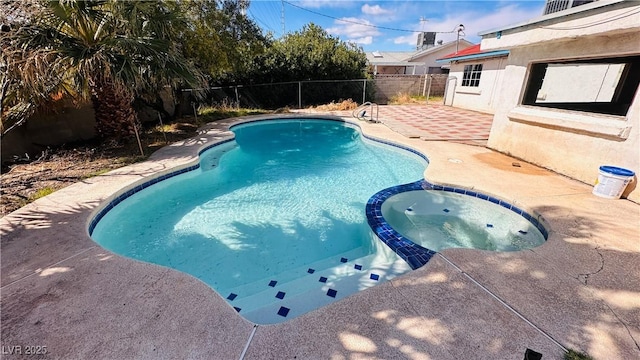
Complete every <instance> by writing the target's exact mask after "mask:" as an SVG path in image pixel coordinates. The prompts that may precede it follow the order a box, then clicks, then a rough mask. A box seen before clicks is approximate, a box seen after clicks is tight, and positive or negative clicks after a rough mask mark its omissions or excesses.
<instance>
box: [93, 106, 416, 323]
mask: <svg viewBox="0 0 640 360" xmlns="http://www.w3.org/2000/svg"><path fill="white" fill-rule="evenodd" d="M232 131H233V132H234V133H235V139H233V140H231V141H226V142H224V143H222V144H218V145H217V146H214V147H211V148H210V149H208V150H206V151H204V152H202V153H201V154H200V161H199V163H198V164H197V165H192V166H189V167H187V168H185V169H182V170H179V171H175V172H173V173H169V174H166V175H163V176H162V177H160V178H156V179H152V180H147V181H145V182H144V183H141V184H139V185H136V186H135V187H133V188H131V189H127V190H126V191H124V192H123V193H122V194H120V195H118V196H117V197H116V198H115V199H114V200H113V201H111V202H109V203H108V204H106V205H105V206H104V207H103V208H102V209H101V210H100V211H99V212H98V213H97V215H96V216H95V217H94V218H93V220H92V221H91V224H90V229H89V230H90V234H91V236H92V238H93V239H94V240H95V241H96V242H97V243H99V244H100V245H102V246H103V247H105V248H107V249H108V250H111V251H113V252H115V253H118V254H121V255H124V256H128V257H131V258H134V259H139V260H142V261H146V262H151V263H155V264H159V265H163V266H168V267H171V268H174V269H177V270H180V271H183V272H186V273H189V274H191V275H193V276H195V277H197V278H199V279H200V280H202V281H203V282H205V283H206V284H208V285H209V286H211V287H212V288H213V289H215V290H216V291H217V292H218V293H219V294H220V295H221V296H222V297H224V298H226V299H227V301H228V303H229V304H230V305H231V306H233V307H234V308H235V309H236V310H237V311H238V312H239V313H240V314H241V315H242V316H244V317H245V318H247V319H248V320H250V321H253V322H255V323H259V324H269V323H277V322H282V321H285V320H287V319H290V318H293V317H295V316H298V315H300V314H303V313H305V312H307V311H310V310H312V309H314V308H317V307H319V306H323V305H325V304H327V303H330V302H333V301H336V300H338V299H341V298H344V297H345V296H348V295H349V294H352V293H354V292H357V291H359V290H362V289H365V288H367V287H370V286H374V285H376V284H378V283H381V282H383V281H386V280H389V279H391V278H393V277H395V276H397V275H399V274H403V273H405V272H407V271H410V269H411V268H410V266H408V264H407V263H406V262H404V261H403V260H402V259H401V258H400V257H399V256H398V255H397V254H396V253H395V252H393V251H391V250H390V249H389V248H388V247H386V246H384V245H383V244H382V243H381V242H380V241H378V240H377V237H376V236H375V234H374V233H373V232H372V231H371V229H370V228H369V227H368V225H367V220H366V216H365V212H364V209H365V205H366V202H367V200H368V198H369V197H370V196H371V194H374V193H376V192H377V191H379V190H380V189H384V188H386V187H389V186H392V185H395V184H401V183H406V182H409V181H415V180H416V179H420V178H422V174H423V172H424V169H425V167H426V165H427V161H426V159H425V158H424V157H423V156H419V155H418V154H416V153H414V152H410V151H406V150H403V149H399V148H398V147H393V146H389V145H387V144H381V143H378V142H375V141H371V140H368V139H365V138H364V137H363V136H361V134H360V131H359V130H358V129H357V127H355V126H354V125H351V124H349V123H345V122H340V121H328V120H312V119H296V120H278V121H274V120H269V121H259V122H252V123H246V124H241V125H237V126H234V127H232Z"/></svg>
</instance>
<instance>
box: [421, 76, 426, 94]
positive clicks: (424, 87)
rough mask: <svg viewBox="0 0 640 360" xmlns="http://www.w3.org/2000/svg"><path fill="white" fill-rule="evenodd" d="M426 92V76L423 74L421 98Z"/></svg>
mask: <svg viewBox="0 0 640 360" xmlns="http://www.w3.org/2000/svg"><path fill="white" fill-rule="evenodd" d="M426 91H427V74H424V84H423V85H422V96H424V94H425V92H426Z"/></svg>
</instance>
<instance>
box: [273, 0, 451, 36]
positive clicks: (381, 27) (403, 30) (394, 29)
mask: <svg viewBox="0 0 640 360" xmlns="http://www.w3.org/2000/svg"><path fill="white" fill-rule="evenodd" d="M282 2H283V3H285V4H287V5H290V6H293V7H295V8H298V9H300V10H304V11H307V12H310V13H312V14H315V15H318V16H324V17H326V18H329V19H334V20H338V21H341V22H345V23H350V24H356V25H360V26H367V27H370V28H375V29H382V30H389V31H401V32H410V33H416V32H420V30H408V29H398V28H390V27H386V26H377V25H372V24H367V23H363V22H358V21H353V20H347V19H340V18H337V17H335V16H331V15H327V14H322V13H319V12H317V11H313V10H309V9H306V8H303V7H302V6H298V5H294V4H292V3H290V2H288V1H284V0H283V1H282ZM456 28H457V27H456ZM432 32H434V33H437V34H452V33H454V32H456V29H454V30H452V31H432Z"/></svg>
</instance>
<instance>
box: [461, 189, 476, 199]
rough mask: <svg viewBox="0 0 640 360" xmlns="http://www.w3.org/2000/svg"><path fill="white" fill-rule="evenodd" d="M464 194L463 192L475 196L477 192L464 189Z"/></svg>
mask: <svg viewBox="0 0 640 360" xmlns="http://www.w3.org/2000/svg"><path fill="white" fill-rule="evenodd" d="M464 194H465V195H469V196H471V197H476V196H477V195H478V193H477V192H475V191H471V190H466V191H465V192H464Z"/></svg>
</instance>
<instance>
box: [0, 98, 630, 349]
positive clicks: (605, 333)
mask: <svg viewBox="0 0 640 360" xmlns="http://www.w3.org/2000/svg"><path fill="white" fill-rule="evenodd" d="M333 115H342V116H344V118H345V120H349V121H352V122H354V123H356V124H358V125H359V126H360V127H361V129H362V131H363V133H365V134H366V135H368V136H371V137H375V138H380V139H384V140H386V141H391V142H395V143H399V144H403V145H405V146H408V147H411V148H413V149H416V150H418V151H420V152H422V153H423V154H425V155H427V156H428V157H429V159H430V164H429V166H428V168H427V169H426V171H425V178H427V179H428V180H429V181H431V182H433V183H438V184H442V185H447V184H448V185H455V186H456V187H462V188H469V189H476V190H477V191H481V192H484V193H486V194H491V195H493V196H496V197H498V198H501V199H505V200H507V201H509V202H511V203H513V204H517V206H518V207H520V208H522V209H526V210H528V211H530V212H532V213H537V214H540V215H541V216H542V217H543V218H544V219H545V220H546V222H547V224H548V225H549V239H548V240H547V242H546V243H545V244H543V245H542V246H540V247H537V248H534V249H531V250H526V251H520V252H510V253H499V252H490V251H480V250H469V249H448V250H445V251H443V252H441V253H439V254H438V255H436V256H434V257H433V259H432V260H431V261H430V262H429V263H428V264H427V265H425V266H423V267H422V268H420V269H417V270H415V271H412V272H411V273H408V274H406V275H403V276H401V277H399V278H396V279H394V280H391V281H389V282H386V283H384V284H381V285H379V286H376V287H373V288H370V289H367V290H365V291H362V292H359V293H357V294H355V295H352V296H350V297H348V298H345V299H343V300H341V301H338V302H336V303H334V304H331V305H329V306H326V307H323V308H320V309H317V310H315V311H312V312H310V313H308V314H305V315H303V316H301V317H298V318H295V319H292V320H290V321H288V322H285V323H282V324H277V325H266V326H263V325H259V326H258V325H254V324H252V323H249V322H248V321H246V320H244V319H243V318H242V317H241V316H240V315H239V314H238V313H236V311H235V310H234V309H233V307H231V306H230V305H229V304H228V303H227V302H226V301H225V300H224V298H222V297H221V296H220V295H218V294H217V293H216V292H214V291H213V290H212V289H211V288H209V287H208V286H207V285H205V284H204V283H202V282H200V281H199V280H197V279H195V278H193V277H191V276H189V275H186V274H183V273H179V272H177V271H174V270H171V269H168V268H164V267H160V266H156V265H151V264H147V263H142V262H138V261H134V260H131V259H127V258H123V257H121V256H118V255H115V254H113V253H110V252H109V251H107V250H105V249H103V248H101V247H100V246H98V245H97V244H96V243H94V242H93V241H92V240H91V239H90V238H89V236H88V234H87V226H88V222H89V221H91V218H92V213H93V212H94V211H95V209H96V208H97V207H98V206H99V204H101V203H102V202H104V201H106V200H110V199H112V198H113V195H114V194H116V193H118V192H119V191H120V190H121V189H123V188H125V187H127V186H129V185H131V184H133V183H135V182H137V181H140V180H141V179H143V178H145V177H148V176H151V175H155V174H159V173H168V172H171V169H174V168H175V167H176V166H181V167H183V166H185V165H187V164H190V163H192V162H194V161H197V153H198V149H200V148H201V147H202V146H204V145H205V144H211V143H212V142H216V141H220V140H223V139H226V138H228V137H229V136H230V135H231V133H230V132H229V131H228V127H229V125H230V124H232V123H234V122H237V121H238V119H228V120H224V121H219V122H216V123H213V124H211V125H209V126H207V127H205V128H203V129H202V131H201V132H200V134H199V135H198V136H197V137H195V138H192V139H189V140H186V141H183V142H179V143H175V144H172V145H169V146H167V147H165V148H163V149H161V150H159V151H158V152H156V153H154V154H153V155H152V156H151V158H150V159H149V160H148V161H145V162H142V163H137V164H133V165H130V166H127V167H124V168H120V169H117V170H114V171H111V172H109V173H107V174H103V175H100V176H96V177H93V178H89V179H86V180H84V181H82V182H79V183H77V184H74V185H72V186H69V187H67V188H64V189H62V190H59V191H57V192H55V193H53V194H51V195H49V196H46V197H44V198H41V199H39V200H37V201H35V202H33V203H31V204H29V205H27V206H25V207H23V208H21V209H20V210H18V211H15V212H13V213H11V214H9V215H7V216H5V217H4V218H2V219H0V235H1V236H2V238H1V288H0V291H1V295H0V296H1V320H2V324H1V326H2V334H1V340H2V347H3V348H2V354H3V356H2V357H3V358H6V359H12V358H16V359H17V358H21V357H22V356H23V355H24V351H25V349H27V348H28V347H36V346H46V352H47V353H46V354H45V355H38V356H35V357H34V358H95V359H122V358H138V359H140V358H143V359H144V358H149V359H158V358H167V359H173V358H189V359H242V358H244V359H281V358H297V359H327V358H331V359H522V358H523V357H524V353H525V351H526V349H527V348H528V349H532V350H535V351H537V352H539V353H542V354H543V359H545V360H546V359H561V358H562V357H563V354H564V351H565V349H566V348H573V349H576V350H579V351H584V352H588V353H589V354H590V355H591V356H593V357H595V358H596V359H636V358H639V357H640V345H639V343H640V266H638V264H640V205H638V204H635V203H633V202H630V201H627V200H607V199H602V198H599V197H596V196H594V195H592V194H591V191H592V186H591V185H589V184H584V183H580V182H578V181H574V180H571V179H568V178H566V177H564V176H561V175H558V174H555V173H553V172H550V171H547V170H545V169H542V168H540V167H537V166H534V165H531V164H527V163H525V162H522V161H519V160H517V159H514V158H511V157H508V156H506V155H503V154H500V153H497V152H495V151H492V150H490V149H487V148H485V147H483V146H472V145H479V144H480V145H481V144H483V143H482V142H483V141H486V139H487V138H488V134H489V130H490V127H491V122H490V118H491V115H487V114H481V113H475V112H470V111H466V110H461V109H454V108H450V107H444V106H439V105H435V106H434V105H429V106H426V105H425V106H401V107H394V106H388V107H387V106H381V107H380V120H382V123H378V124H371V123H367V122H364V121H358V120H355V119H353V118H352V117H351V112H348V113H335V114H333ZM288 116H290V115H281V116H279V117H288ZM310 116H313V115H310ZM425 140H426V141H425ZM514 162H517V163H518V165H519V166H514V165H513V164H514ZM595 176H597V169H594V177H595ZM363 211H364V209H363ZM12 346H13V347H14V348H11V347H12ZM16 346H20V347H21V351H22V355H19V354H16V353H12V354H10V353H9V350H10V349H15V347H16Z"/></svg>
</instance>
